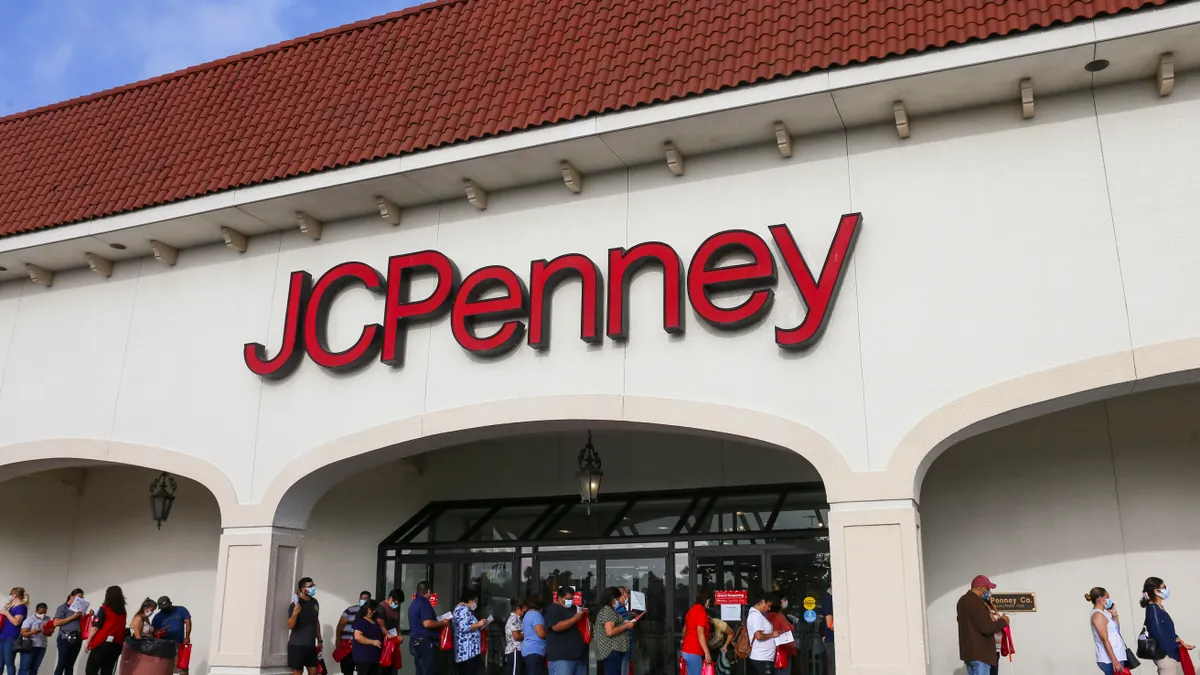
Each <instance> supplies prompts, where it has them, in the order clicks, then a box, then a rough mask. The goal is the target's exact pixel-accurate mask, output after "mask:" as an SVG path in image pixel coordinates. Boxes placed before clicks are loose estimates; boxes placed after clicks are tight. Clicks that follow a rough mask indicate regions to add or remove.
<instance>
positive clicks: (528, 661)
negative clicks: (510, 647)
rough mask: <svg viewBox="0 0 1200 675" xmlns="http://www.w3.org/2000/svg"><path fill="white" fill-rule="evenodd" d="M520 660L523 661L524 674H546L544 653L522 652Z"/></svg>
mask: <svg viewBox="0 0 1200 675" xmlns="http://www.w3.org/2000/svg"><path fill="white" fill-rule="evenodd" d="M521 660H522V661H524V662H525V675H546V655H545V654H522V655H521Z"/></svg>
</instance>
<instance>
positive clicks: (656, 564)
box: [604, 557, 667, 675]
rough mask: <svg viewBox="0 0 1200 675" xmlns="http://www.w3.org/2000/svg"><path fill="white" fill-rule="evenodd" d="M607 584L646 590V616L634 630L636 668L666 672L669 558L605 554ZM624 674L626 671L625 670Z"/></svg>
mask: <svg viewBox="0 0 1200 675" xmlns="http://www.w3.org/2000/svg"><path fill="white" fill-rule="evenodd" d="M604 585H605V586H606V587H608V586H615V587H620V586H624V587H625V588H627V589H629V591H630V593H631V594H632V593H633V592H634V591H636V592H639V593H643V594H645V598H646V607H645V614H644V616H645V618H644V619H642V620H641V621H639V622H638V624H637V627H636V628H634V630H633V633H632V635H633V643H632V647H633V653H632V657H633V672H635V673H666V672H667V667H666V666H667V662H666V657H665V649H666V638H667V560H666V558H664V557H657V558H606V559H605V560H604ZM623 675H624V674H623Z"/></svg>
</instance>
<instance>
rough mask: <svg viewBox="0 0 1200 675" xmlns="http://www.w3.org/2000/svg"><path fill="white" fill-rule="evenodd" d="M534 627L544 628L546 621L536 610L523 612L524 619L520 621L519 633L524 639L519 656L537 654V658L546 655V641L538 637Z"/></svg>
mask: <svg viewBox="0 0 1200 675" xmlns="http://www.w3.org/2000/svg"><path fill="white" fill-rule="evenodd" d="M534 626H541V627H542V628H543V629H544V628H545V627H546V619H545V617H543V616H542V613H541V612H539V611H537V610H536V609H531V610H529V611H527V612H525V618H524V619H522V620H521V632H522V633H524V634H525V639H524V640H521V655H522V656H529V655H530V654H537V655H538V656H545V655H546V641H545V640H544V639H542V638H540V637H538V634H537V631H536V630H534V629H533V627H534Z"/></svg>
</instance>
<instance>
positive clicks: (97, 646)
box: [83, 586, 125, 675]
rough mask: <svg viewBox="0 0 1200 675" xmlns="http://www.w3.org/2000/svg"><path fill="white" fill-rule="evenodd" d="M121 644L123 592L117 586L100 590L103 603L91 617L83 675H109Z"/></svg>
mask: <svg viewBox="0 0 1200 675" xmlns="http://www.w3.org/2000/svg"><path fill="white" fill-rule="evenodd" d="M124 644H125V593H124V592H123V591H122V590H121V587H120V586H109V587H108V590H106V591H104V604H102V605H101V606H100V609H99V611H97V612H96V616H95V617H93V618H92V633H91V636H90V637H88V645H87V648H88V658H87V665H86V666H84V670H83V672H84V673H85V675H113V670H114V669H115V668H116V666H117V661H118V660H120V658H121V646H122V645H124Z"/></svg>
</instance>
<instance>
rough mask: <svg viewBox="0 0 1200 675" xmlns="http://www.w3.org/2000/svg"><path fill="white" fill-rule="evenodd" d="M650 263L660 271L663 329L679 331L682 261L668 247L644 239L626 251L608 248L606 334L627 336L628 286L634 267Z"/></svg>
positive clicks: (681, 306)
mask: <svg viewBox="0 0 1200 675" xmlns="http://www.w3.org/2000/svg"><path fill="white" fill-rule="evenodd" d="M654 263H657V264H658V265H660V266H662V271H663V330H665V331H667V332H668V333H671V334H676V333H682V332H683V261H682V260H680V259H679V254H678V253H676V252H675V249H673V248H671V247H670V246H667V245H666V244H664V243H662V242H658V241H648V242H646V243H644V244H638V245H637V246H634V247H633V248H631V249H629V250H625V249H623V248H610V249H608V337H610V338H612V339H614V340H625V339H627V338H628V337H629V286H630V285H631V284H632V283H633V275H634V274H636V273H637V271H638V270H640V269H641V268H643V267H645V266H646V265H650V264H654Z"/></svg>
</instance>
